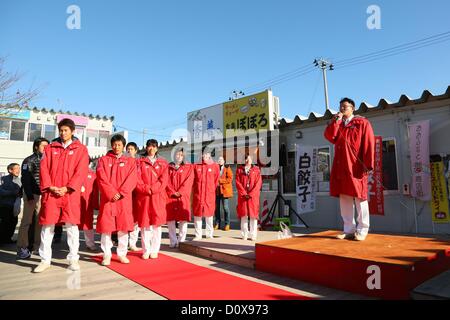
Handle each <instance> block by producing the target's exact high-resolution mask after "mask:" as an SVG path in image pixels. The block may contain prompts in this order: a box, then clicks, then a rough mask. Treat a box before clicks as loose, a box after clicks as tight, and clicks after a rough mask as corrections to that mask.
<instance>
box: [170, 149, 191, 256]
mask: <svg viewBox="0 0 450 320" xmlns="http://www.w3.org/2000/svg"><path fill="white" fill-rule="evenodd" d="M193 182H194V174H193V166H192V165H191V164H189V163H185V162H184V153H183V149H181V150H177V151H176V152H175V161H174V162H171V163H170V164H169V181H168V183H167V188H166V192H167V197H168V200H167V226H168V228H169V239H170V247H171V248H174V247H178V245H179V243H180V242H184V241H185V240H186V234H187V226H188V222H189V221H191V192H192V183H193ZM177 221H178V229H179V230H180V232H179V236H178V237H177V230H176V226H175V224H176V222H177Z"/></svg>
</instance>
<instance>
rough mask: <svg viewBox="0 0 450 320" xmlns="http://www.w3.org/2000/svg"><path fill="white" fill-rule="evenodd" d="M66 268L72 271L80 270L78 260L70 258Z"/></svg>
mask: <svg viewBox="0 0 450 320" xmlns="http://www.w3.org/2000/svg"><path fill="white" fill-rule="evenodd" d="M68 269H69V270H72V271H78V270H80V264H79V263H78V260H71V261H70V262H69V267H68Z"/></svg>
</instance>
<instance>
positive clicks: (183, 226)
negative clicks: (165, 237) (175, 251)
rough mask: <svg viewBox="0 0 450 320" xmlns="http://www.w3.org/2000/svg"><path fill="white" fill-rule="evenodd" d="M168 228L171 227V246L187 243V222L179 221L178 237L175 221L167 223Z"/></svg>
mask: <svg viewBox="0 0 450 320" xmlns="http://www.w3.org/2000/svg"><path fill="white" fill-rule="evenodd" d="M167 226H168V227H169V239H170V245H171V246H175V245H176V244H177V243H179V242H184V241H186V234H187V227H188V222H187V221H178V230H179V234H178V237H177V228H176V225H175V221H167Z"/></svg>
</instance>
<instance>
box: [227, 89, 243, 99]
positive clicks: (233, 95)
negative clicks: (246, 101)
mask: <svg viewBox="0 0 450 320" xmlns="http://www.w3.org/2000/svg"><path fill="white" fill-rule="evenodd" d="M244 95H245V93H244V92H242V91H239V92H238V91H237V90H233V91H231V96H230V98H228V100H229V101H231V100H236V99H237V98H239V97H242V96H244Z"/></svg>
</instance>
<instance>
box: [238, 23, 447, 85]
mask: <svg viewBox="0 0 450 320" xmlns="http://www.w3.org/2000/svg"><path fill="white" fill-rule="evenodd" d="M449 40H450V31H447V32H443V33H440V34H436V35H433V36H429V37H426V38H423V39H419V40H416V41H412V42H408V43H404V44H401V45H398V46H394V47H391V48H387V49H383V50H378V51H374V52H372V53H367V54H364V55H359V56H355V57H352V58H346V59H341V60H338V61H336V62H335V63H334V64H333V65H334V66H335V69H337V68H339V69H342V68H346V67H350V66H354V65H358V64H363V63H369V62H372V61H377V60H381V59H384V58H388V57H391V56H394V55H398V54H402V53H407V52H410V51H413V50H417V49H421V48H424V47H428V46H431V45H436V44H439V43H442V42H445V41H449ZM314 70H315V69H314V67H312V66H311V65H310V64H308V65H305V66H303V67H299V68H296V69H294V70H292V71H290V72H286V73H283V74H280V75H278V76H276V77H273V78H271V79H269V80H266V81H263V82H259V83H257V84H254V85H251V86H248V87H246V88H244V90H247V89H249V88H253V89H252V90H251V93H254V92H258V91H260V90H262V89H267V88H270V87H273V86H276V85H279V84H281V83H284V82H287V81H290V80H293V79H296V78H299V77H301V76H304V75H307V74H309V73H311V72H313V71H314Z"/></svg>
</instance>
